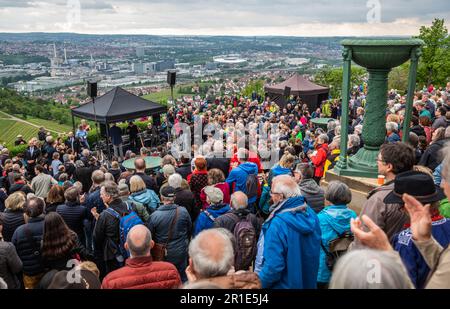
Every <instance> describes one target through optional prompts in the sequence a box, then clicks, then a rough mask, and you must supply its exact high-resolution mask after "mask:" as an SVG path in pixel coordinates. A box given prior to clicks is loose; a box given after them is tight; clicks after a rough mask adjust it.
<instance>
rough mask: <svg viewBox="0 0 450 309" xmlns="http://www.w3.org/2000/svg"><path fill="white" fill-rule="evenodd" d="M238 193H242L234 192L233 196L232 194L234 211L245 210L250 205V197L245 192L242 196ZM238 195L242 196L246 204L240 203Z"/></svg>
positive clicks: (231, 200)
mask: <svg viewBox="0 0 450 309" xmlns="http://www.w3.org/2000/svg"><path fill="white" fill-rule="evenodd" d="M238 192H241V191H237V192H234V193H233V194H231V197H230V204H231V205H232V207H233V209H245V208H247V205H248V197H247V195H246V194H244V193H243V192H241V193H242V195H241V194H239V193H238ZM238 195H241V197H242V199H243V200H244V203H239V198H238Z"/></svg>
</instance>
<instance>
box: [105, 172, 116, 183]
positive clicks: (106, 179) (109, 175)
mask: <svg viewBox="0 0 450 309" xmlns="http://www.w3.org/2000/svg"><path fill="white" fill-rule="evenodd" d="M105 181H115V179H114V176H113V174H111V173H105Z"/></svg>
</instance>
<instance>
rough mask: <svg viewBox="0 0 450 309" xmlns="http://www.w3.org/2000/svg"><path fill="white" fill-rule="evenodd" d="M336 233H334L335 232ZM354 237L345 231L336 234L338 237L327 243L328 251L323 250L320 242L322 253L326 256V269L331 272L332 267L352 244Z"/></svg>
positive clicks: (323, 247)
mask: <svg viewBox="0 0 450 309" xmlns="http://www.w3.org/2000/svg"><path fill="white" fill-rule="evenodd" d="M335 232H336V231H335ZM353 239H354V236H353V234H352V232H351V231H345V232H344V233H342V234H338V237H336V238H334V239H332V240H330V242H329V243H328V250H327V248H325V246H324V245H323V243H322V242H320V245H321V246H322V249H323V251H324V252H325V255H326V262H325V264H326V265H327V267H328V269H329V270H330V271H333V268H334V265H336V262H337V260H338V259H339V258H340V257H341V256H343V255H344V254H345V253H346V252H347V250H348V247H349V246H350V244H351V243H352V242H353Z"/></svg>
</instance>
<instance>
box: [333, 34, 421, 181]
mask: <svg viewBox="0 0 450 309" xmlns="http://www.w3.org/2000/svg"><path fill="white" fill-rule="evenodd" d="M341 44H342V45H343V46H344V51H343V58H344V73H343V74H344V76H343V86H342V116H341V124H342V125H341V147H340V148H341V156H340V158H339V161H338V162H337V163H336V167H335V168H334V171H335V172H336V173H337V174H338V175H348V176H357V177H369V178H376V177H377V174H378V173H377V156H378V152H379V149H380V146H381V145H382V144H383V143H384V140H385V136H386V105H387V92H388V75H389V72H390V71H391V69H392V68H394V67H397V66H399V65H401V64H403V63H405V62H406V61H408V60H411V66H410V72H409V80H408V97H407V106H406V111H405V120H404V127H403V140H404V141H405V140H406V137H407V136H408V135H409V123H410V119H411V114H412V101H413V96H414V90H415V84H416V75H417V64H418V61H419V57H420V54H421V46H422V45H423V44H424V43H423V41H422V40H419V39H384V40H374V39H364V40H344V41H342V42H341ZM352 60H353V61H354V62H355V63H356V64H358V65H360V66H362V67H364V68H366V69H367V71H368V73H369V81H368V93H367V100H366V105H365V115H364V123H363V132H362V139H363V141H364V147H363V148H362V149H360V150H359V151H358V153H357V154H356V155H354V156H353V157H350V158H349V159H347V157H346V153H347V140H348V126H347V125H344V124H347V123H348V112H349V111H348V102H349V95H350V86H351V85H350V74H351V61H352Z"/></svg>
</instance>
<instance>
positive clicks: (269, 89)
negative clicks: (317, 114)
mask: <svg viewBox="0 0 450 309" xmlns="http://www.w3.org/2000/svg"><path fill="white" fill-rule="evenodd" d="M286 87H289V88H291V91H290V94H291V95H293V96H298V97H300V98H301V99H302V101H303V102H305V103H306V104H307V105H308V108H309V110H310V112H313V111H314V110H315V109H316V108H317V107H320V103H321V102H322V101H324V100H327V99H328V92H329V89H328V88H327V87H323V86H320V85H316V84H314V83H313V82H310V81H309V80H307V79H305V78H303V77H302V76H300V75H299V74H297V73H295V74H294V75H293V76H291V77H290V78H289V79H287V80H285V81H284V82H282V83H280V84H277V85H271V86H266V87H264V90H265V92H266V94H267V95H268V96H269V97H270V98H271V99H272V101H275V102H276V103H277V104H278V105H279V106H281V107H284V106H285V105H286V100H285V97H284V91H285V89H286Z"/></svg>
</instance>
